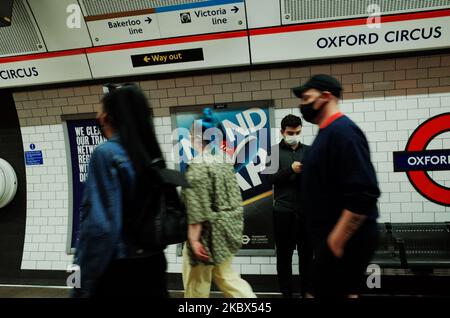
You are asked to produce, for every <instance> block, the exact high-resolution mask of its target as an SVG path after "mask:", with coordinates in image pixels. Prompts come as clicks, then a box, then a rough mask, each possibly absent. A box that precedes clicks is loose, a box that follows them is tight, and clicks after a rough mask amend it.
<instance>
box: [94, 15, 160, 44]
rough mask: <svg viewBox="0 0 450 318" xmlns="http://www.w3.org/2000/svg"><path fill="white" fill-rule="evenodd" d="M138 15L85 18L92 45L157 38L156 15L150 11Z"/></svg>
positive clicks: (158, 36) (158, 35)
mask: <svg viewBox="0 0 450 318" xmlns="http://www.w3.org/2000/svg"><path fill="white" fill-rule="evenodd" d="M153 11H154V10H148V12H149V13H147V14H143V15H138V16H126V17H120V18H108V19H104V17H102V16H99V17H91V18H89V17H88V18H87V21H88V22H87V25H88V27H89V30H90V33H91V36H92V42H93V43H94V45H105V44H112V43H128V42H136V41H144V40H151V39H159V38H160V37H161V36H160V33H159V27H158V22H157V21H156V15H155V14H152V13H150V12H153Z"/></svg>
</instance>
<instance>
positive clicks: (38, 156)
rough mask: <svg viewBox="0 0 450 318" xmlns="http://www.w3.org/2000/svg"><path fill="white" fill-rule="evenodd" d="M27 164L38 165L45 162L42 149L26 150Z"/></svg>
mask: <svg viewBox="0 0 450 318" xmlns="http://www.w3.org/2000/svg"><path fill="white" fill-rule="evenodd" d="M25 164H26V165H27V166H36V165H42V164H44V159H43V158H42V151H41V150H36V151H25Z"/></svg>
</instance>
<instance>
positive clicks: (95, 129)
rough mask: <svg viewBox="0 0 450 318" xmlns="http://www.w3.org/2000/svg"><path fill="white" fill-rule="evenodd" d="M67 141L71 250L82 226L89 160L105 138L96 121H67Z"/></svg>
mask: <svg viewBox="0 0 450 318" xmlns="http://www.w3.org/2000/svg"><path fill="white" fill-rule="evenodd" d="M66 128H67V133H66V136H67V139H68V142H69V149H70V156H69V158H70V166H71V168H72V169H71V170H72V173H71V174H70V177H71V179H72V180H71V181H72V182H71V187H72V191H71V192H72V198H71V200H70V203H71V204H70V205H71V206H69V209H70V211H72V217H71V222H69V226H70V229H69V233H70V234H71V238H70V249H71V250H72V251H73V249H74V248H75V246H76V242H77V239H78V233H79V224H80V207H81V203H82V196H83V190H84V183H85V181H86V178H87V172H88V165H89V159H90V157H91V154H92V152H93V151H94V148H95V146H97V145H98V144H100V143H102V142H103V141H104V140H105V139H104V138H103V136H102V134H101V131H100V127H99V125H98V122H97V120H95V119H80V120H67V121H66Z"/></svg>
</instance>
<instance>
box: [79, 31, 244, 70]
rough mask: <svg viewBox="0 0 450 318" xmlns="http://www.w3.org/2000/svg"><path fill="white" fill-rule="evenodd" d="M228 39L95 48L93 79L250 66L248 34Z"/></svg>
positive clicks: (213, 36) (205, 37) (231, 35)
mask: <svg viewBox="0 0 450 318" xmlns="http://www.w3.org/2000/svg"><path fill="white" fill-rule="evenodd" d="M225 36H226V37H225ZM225 36H224V34H223V33H222V34H217V35H216V34H211V35H199V36H192V37H187V38H181V39H166V40H153V41H148V42H143V43H142V42H141V43H129V44H120V45H117V47H116V46H110V47H99V48H95V47H94V48H91V49H87V53H88V59H89V64H90V66H91V69H92V75H93V76H94V78H108V77H117V76H126V75H137V74H154V73H162V72H182V71H187V70H198V69H206V68H214V67H227V66H241V65H249V64H250V56H249V51H248V38H247V32H246V31H236V32H230V33H225ZM177 40H179V41H177ZM112 66H114V67H112Z"/></svg>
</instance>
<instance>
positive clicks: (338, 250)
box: [327, 232, 344, 258]
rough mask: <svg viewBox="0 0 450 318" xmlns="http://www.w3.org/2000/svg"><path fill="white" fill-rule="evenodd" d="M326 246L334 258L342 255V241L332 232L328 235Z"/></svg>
mask: <svg viewBox="0 0 450 318" xmlns="http://www.w3.org/2000/svg"><path fill="white" fill-rule="evenodd" d="M327 244H328V248H329V249H330V251H331V252H332V253H333V255H334V256H335V257H337V258H341V257H342V256H343V255H344V241H343V240H342V239H340V238H339V237H337V236H336V235H335V234H334V232H331V233H330V235H328V239H327Z"/></svg>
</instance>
